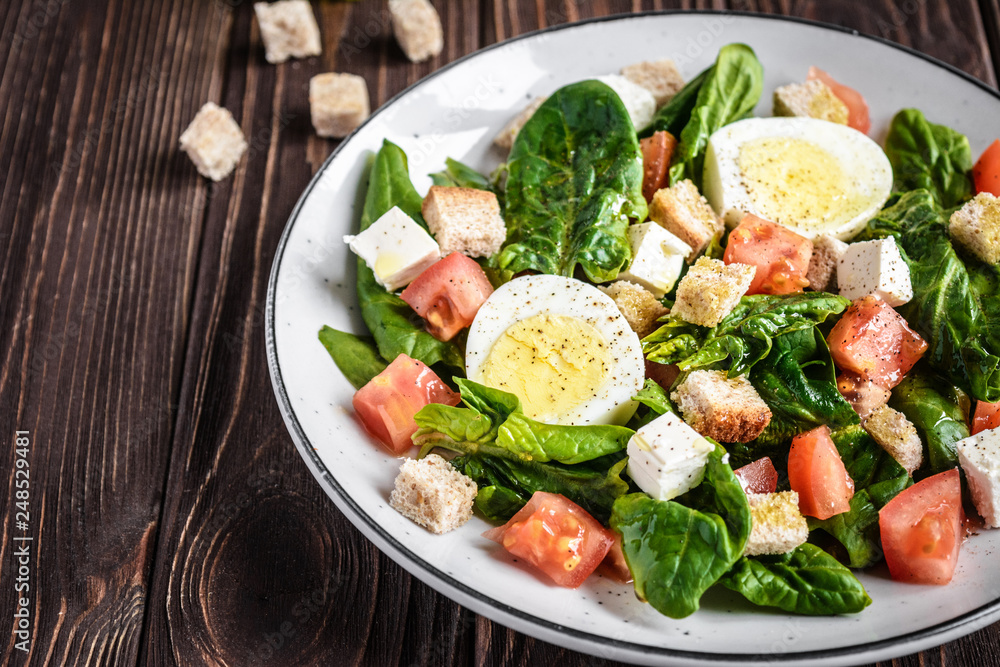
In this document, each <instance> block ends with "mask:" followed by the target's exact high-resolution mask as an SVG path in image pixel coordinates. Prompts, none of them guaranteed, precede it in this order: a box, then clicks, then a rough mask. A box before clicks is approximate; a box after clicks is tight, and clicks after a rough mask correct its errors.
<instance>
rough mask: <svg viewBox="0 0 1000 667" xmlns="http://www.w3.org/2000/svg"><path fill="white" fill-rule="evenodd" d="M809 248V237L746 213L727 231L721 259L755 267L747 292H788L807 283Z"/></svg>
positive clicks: (810, 254)
mask: <svg viewBox="0 0 1000 667" xmlns="http://www.w3.org/2000/svg"><path fill="white" fill-rule="evenodd" d="M812 251H813V244H812V241H810V240H809V239H807V238H805V237H804V236H799V235H798V234H796V233H795V232H793V231H792V230H790V229H786V228H785V227H782V226H781V225H776V224H775V223H773V222H769V221H767V220H764V219H763V218H758V217H757V216H755V215H750V214H748V215H746V216H744V217H743V220H742V221H741V222H740V224H739V226H738V227H736V229H734V230H733V231H732V232H731V233H730V234H729V243H728V244H727V245H726V252H725V254H724V255H723V257H722V259H723V260H724V261H725V262H726V264H736V263H739V264H749V265H750V266H755V267H757V272H756V273H755V274H754V277H753V282H752V283H750V289H748V290H747V292H746V293H747V294H790V293H792V292H801V291H802V288H804V287H808V286H809V281H808V280H806V273H807V272H808V271H809V260H810V259H812Z"/></svg>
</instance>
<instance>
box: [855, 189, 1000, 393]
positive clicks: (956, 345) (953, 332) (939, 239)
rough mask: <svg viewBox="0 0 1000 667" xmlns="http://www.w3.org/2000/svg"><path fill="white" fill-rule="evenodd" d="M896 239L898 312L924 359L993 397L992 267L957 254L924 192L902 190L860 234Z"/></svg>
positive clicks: (954, 380)
mask: <svg viewBox="0 0 1000 667" xmlns="http://www.w3.org/2000/svg"><path fill="white" fill-rule="evenodd" d="M885 236H894V237H896V240H897V242H898V243H899V246H900V248H902V250H903V254H904V259H905V260H906V263H907V265H908V266H909V268H910V281H911V283H912V284H913V299H911V300H910V302H909V303H907V304H905V305H904V306H901V307H900V308H899V309H898V310H899V312H900V314H901V315H903V317H905V318H906V320H907V321H908V322H909V323H910V326H912V327H913V328H914V329H915V330H916V331H917V333H919V334H920V335H921V336H922V337H923V338H924V340H926V341H927V343H928V346H929V348H928V351H927V354H926V355H925V357H924V358H925V360H926V361H927V362H928V363H929V364H930V365H931V366H932V367H933V368H934V369H936V370H937V371H938V372H940V373H942V374H943V375H944V376H945V377H947V378H948V380H949V381H950V382H951V384H953V385H955V386H956V387H958V388H960V389H962V390H963V391H965V392H967V393H968V394H970V395H971V396H972V397H973V398H975V399H976V400H980V401H987V402H990V403H992V402H995V401H998V400H1000V299H998V298H997V296H996V295H997V294H998V293H1000V267H995V266H992V267H991V266H987V265H985V264H983V263H982V262H979V261H978V260H976V259H975V258H965V259H964V260H963V258H962V257H961V256H960V255H959V253H958V252H956V251H955V248H954V247H953V246H952V243H951V241H950V240H949V238H948V219H947V218H946V216H945V215H944V213H943V212H942V211H941V208H940V207H939V206H938V205H937V203H936V202H935V200H934V197H933V195H932V194H931V193H930V192H928V191H927V190H915V191H913V192H907V193H904V194H903V195H902V196H900V197H899V198H898V199H897V201H896V202H895V203H893V204H892V205H891V206H889V207H887V208H885V209H883V210H882V211H881V212H880V213H879V214H878V215H877V216H876V217H875V218H873V219H872V220H871V221H869V223H868V227H867V229H866V230H865V232H864V235H863V237H862V238H863V239H869V238H883V237H885Z"/></svg>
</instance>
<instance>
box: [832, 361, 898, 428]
mask: <svg viewBox="0 0 1000 667" xmlns="http://www.w3.org/2000/svg"><path fill="white" fill-rule="evenodd" d="M837 390H838V391H839V392H840V395H841V396H843V397H844V400H846V401H847V402H848V403H850V404H851V407H852V408H854V411H855V412H857V413H858V416H859V417H861V418H862V419H868V417H870V416H871V414H872V412H874V411H875V410H876V409H878V408H880V407H882V406H883V405H885V404H886V403H888V402H889V396H891V395H892V394H891V392H890V391H889V390H888V389H886V388H885V387H883V386H882V385H879V384H876V383H874V382H872V381H871V380H866V379H865V378H863V377H861V376H860V375H858V374H857V373H851V372H849V371H843V372H841V373H838V374H837Z"/></svg>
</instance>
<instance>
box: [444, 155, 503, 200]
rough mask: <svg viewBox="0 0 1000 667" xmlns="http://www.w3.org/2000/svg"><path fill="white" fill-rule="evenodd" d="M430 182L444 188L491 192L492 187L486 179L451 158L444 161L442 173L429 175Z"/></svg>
mask: <svg viewBox="0 0 1000 667" xmlns="http://www.w3.org/2000/svg"><path fill="white" fill-rule="evenodd" d="M431 180H432V181H433V182H434V185H442V186H445V187H453V188H473V189H475V190H488V191H490V192H492V191H493V186H492V185H491V184H490V180H489V179H488V178H486V177H485V176H483V175H482V174H480V173H479V172H478V171H476V170H475V169H473V168H472V167H470V166H468V165H465V164H462V163H461V162H459V161H458V160H453V159H451V158H448V159H447V160H445V170H444V171H438V172H435V173H433V174H431Z"/></svg>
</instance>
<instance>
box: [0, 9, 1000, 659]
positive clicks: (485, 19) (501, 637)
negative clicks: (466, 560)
mask: <svg viewBox="0 0 1000 667" xmlns="http://www.w3.org/2000/svg"><path fill="white" fill-rule="evenodd" d="M313 4H314V6H315V9H316V13H317V15H318V16H319V19H320V28H321V31H322V34H323V38H324V52H323V55H322V56H321V57H318V58H312V59H309V60H304V61H295V62H291V63H289V64H286V65H283V66H278V67H275V66H271V65H268V64H267V63H266V62H265V61H264V58H263V50H262V48H261V44H260V36H259V34H258V29H257V24H256V21H255V20H254V19H253V17H252V15H253V12H252V9H251V3H250V2H245V1H244V0H212V1H209V0H201V1H199V0H33V1H31V2H29V1H28V0H24V1H23V2H5V3H3V6H2V8H0V72H2V75H0V104H2V106H3V114H2V118H3V120H2V123H3V125H2V129H0V164H2V165H3V166H4V176H3V180H2V185H0V245H2V247H3V249H4V254H3V263H2V268H0V322H2V327H0V358H2V369H0V406H2V411H0V433H3V434H4V437H3V442H4V443H6V445H5V448H4V450H3V454H2V459H0V460H2V461H3V464H4V466H5V467H7V468H9V469H11V470H13V469H14V466H15V465H16V463H15V459H16V452H15V448H14V444H15V441H14V437H15V432H16V431H19V430H20V431H28V432H29V433H28V435H27V438H28V451H27V456H26V461H27V465H28V466H29V469H30V485H29V487H28V490H29V493H28V494H26V495H27V496H28V498H27V501H26V502H27V506H26V508H27V509H28V511H29V513H30V519H29V522H28V523H29V530H28V531H27V533H25V532H24V531H20V530H19V526H18V524H17V520H18V519H17V518H16V516H15V512H16V510H17V507H15V502H17V500H19V499H18V497H17V496H16V492H17V491H18V490H19V489H16V488H15V479H16V477H15V476H13V475H11V476H10V482H9V484H8V488H7V490H6V491H5V492H4V493H3V494H2V495H0V508H2V510H3V512H2V517H3V518H2V522H3V524H2V525H3V538H2V541H0V581H2V582H3V585H2V586H0V609H2V610H3V611H2V613H3V618H4V626H5V627H6V626H7V625H8V623H11V624H12V625H13V621H14V619H12V616H13V613H14V612H13V610H14V609H15V587H14V585H13V582H15V580H16V579H17V577H18V567H19V565H18V563H17V560H16V553H15V552H18V551H22V550H23V548H24V546H25V544H27V545H28V547H29V553H30V556H29V557H28V563H29V575H28V576H27V578H26V581H27V582H28V583H29V585H30V589H29V591H27V592H26V593H18V595H27V596H28V598H29V600H30V604H29V605H28V608H29V610H30V619H29V621H28V623H27V624H28V626H29V628H30V633H31V641H30V652H28V653H27V654H24V653H22V652H21V651H19V650H17V649H16V648H15V643H16V642H17V641H18V637H17V636H16V635H14V634H13V631H12V633H11V634H10V638H9V639H5V640H4V646H3V651H2V662H3V663H4V664H11V665H21V664H25V663H26V662H27V663H31V664H43V663H45V664H48V663H52V664H66V665H78V664H121V665H124V664H135V663H142V664H147V663H148V664H154V665H161V664H170V663H179V664H184V665H194V664H202V663H210V664H219V665H222V664H225V665H254V664H281V665H306V664H338V665H339V664H354V663H361V664H369V665H390V664H422V665H423V664H426V665H438V664H467V663H472V662H475V663H476V664H488V665H496V664H510V665H519V664H526V663H531V664H535V663H538V664H557V665H581V664H588V665H589V664H596V663H598V662H601V661H595V660H593V659H591V658H589V657H587V656H583V655H580V654H577V653H574V652H571V651H567V650H563V649H561V648H558V647H555V646H552V645H550V644H546V643H543V642H540V641H536V640H534V639H531V638H529V637H526V636H524V635H522V634H519V633H517V632H513V631H511V630H508V629H507V628H505V627H503V626H501V625H497V624H496V623H492V622H490V621H488V620H486V619H484V618H482V617H479V616H477V615H475V614H473V613H472V612H470V611H468V610H466V609H463V608H461V607H459V606H458V605H456V604H455V603H453V602H451V601H450V600H448V599H447V598H445V597H442V596H441V595H438V594H437V593H435V592H434V591H433V590H431V589H430V588H429V587H427V586H425V585H423V584H421V583H420V582H418V581H416V580H415V579H413V578H412V577H410V575H408V574H407V573H406V572H404V571H403V570H402V569H401V568H400V567H398V566H397V565H396V564H395V563H393V562H392V561H391V560H389V559H388V558H387V557H385V556H384V555H382V554H381V553H380V552H379V551H378V550H377V549H375V547H373V546H372V545H371V544H370V543H369V542H368V541H367V540H366V539H365V538H364V537H362V536H361V534H360V533H359V532H358V531H357V530H355V529H354V527H353V526H352V525H351V524H350V523H349V522H348V521H347V520H346V519H345V518H344V517H343V516H342V515H341V514H340V513H339V512H338V511H337V510H336V509H335V507H334V505H333V503H332V502H330V501H329V500H328V499H327V498H326V496H325V495H324V494H323V492H322V491H321V489H320V487H319V485H318V484H317V483H315V482H314V481H313V478H312V477H311V476H310V474H309V472H308V471H307V469H306V467H305V465H304V464H303V462H302V461H301V460H300V459H299V455H298V454H297V452H296V450H295V448H294V447H293V446H292V443H291V441H290V439H289V436H288V434H287V433H286V431H285V428H284V426H283V424H282V420H281V417H280V416H279V414H278V409H277V405H276V403H275V400H274V397H273V396H272V393H271V384H270V381H269V378H268V373H267V368H266V365H265V361H264V323H263V303H264V293H265V284H266V280H267V277H268V272H269V270H270V267H271V261H272V258H273V254H274V250H275V246H276V245H277V241H278V238H279V236H280V234H281V231H282V228H283V227H284V224H285V221H286V219H287V218H288V215H289V213H290V212H291V210H292V207H293V205H294V203H295V201H296V199H297V198H298V196H299V193H300V192H301V191H302V189H303V188H304V187H305V185H306V183H308V181H309V178H310V177H311V176H312V174H313V173H314V172H315V171H316V169H317V168H318V167H319V166H320V164H321V163H322V161H323V159H324V158H325V157H326V156H327V155H329V153H330V152H331V151H332V150H333V148H334V147H335V145H336V144H335V143H333V142H330V141H325V140H322V139H319V138H317V137H316V136H315V135H314V134H313V132H312V128H311V125H310V120H309V110H308V102H307V92H306V91H307V82H308V80H309V77H310V76H312V75H313V74H316V73H318V72H323V71H332V70H340V71H347V72H355V73H358V74H361V75H362V76H364V77H365V78H366V79H367V80H368V83H369V89H370V91H371V94H372V103H373V106H377V105H379V104H381V103H383V102H384V101H385V100H387V99H388V98H390V97H391V96H393V95H394V94H396V93H397V92H399V91H400V90H402V89H403V88H405V87H406V86H408V85H410V84H412V83H413V82H415V81H417V80H418V79H420V78H421V77H423V76H424V75H426V74H428V73H429V72H431V71H433V70H434V69H435V68H437V67H440V66H441V65H443V64H444V63H447V62H449V61H451V60H454V59H456V58H458V57H460V56H462V55H464V54H466V53H469V52H472V51H475V50H476V49H478V48H480V47H482V46H486V45H488V44H492V43H494V42H496V41H498V40H502V39H506V38H508V37H511V36H513V35H517V34H520V33H523V32H526V31H530V30H534V29H536V28H539V27H544V26H546V25H552V24H557V23H564V22H567V21H576V20H578V19H583V18H587V17H590V16H595V15H606V14H612V13H619V12H628V11H635V10H642V9H671V8H715V9H726V8H728V9H741V10H749V11H760V12H770V13H782V14H794V15H797V16H803V17H807V18H812V19H819V20H824V21H829V22H832V23H837V24H841V25H847V26H851V27H853V28H856V29H858V30H860V31H863V32H866V33H872V34H876V35H881V36H883V37H886V38H888V39H891V40H895V41H898V42H901V43H903V44H906V45H908V46H912V47H914V48H916V49H919V50H921V51H924V52H926V53H929V54H931V55H933V56H936V57H938V58H940V59H942V60H944V61H946V62H948V63H951V64H953V65H955V66H957V67H959V68H961V69H963V70H965V71H967V72H969V73H970V74H972V75H973V76H976V77H978V78H980V79H982V80H983V81H986V82H987V83H989V84H991V85H996V76H997V72H998V71H1000V7H998V0H979V1H978V2H976V1H975V0H953V1H951V2H945V1H944V0H926V1H924V0H908V2H906V3H890V2H849V1H847V0H827V1H824V2H802V1H794V2H793V1H791V0H782V1H781V2H773V1H764V2H751V1H749V0H747V1H738V2H734V3H723V2H695V3H690V2H682V3H675V2H660V1H659V0H655V1H649V0H646V1H644V2H639V1H638V0H634V1H633V2H628V1H627V0H592V1H586V0H580V1H579V2H573V1H571V0H566V1H563V0H550V1H548V2H546V1H545V0H537V2H536V1H534V0H522V1H520V2H509V3H502V2H496V3H494V2H491V1H490V0H482V1H481V2H462V1H461V0H438V1H437V2H436V3H435V4H436V5H437V6H438V7H439V10H440V12H441V15H442V18H443V21H444V28H445V35H446V37H445V51H444V53H443V54H442V55H441V56H440V57H438V58H436V59H435V60H433V61H431V62H429V63H424V64H419V65H414V64H410V63H409V62H407V61H406V60H405V59H404V57H403V55H402V53H401V51H400V49H399V47H398V46H397V45H396V44H395V42H394V41H393V40H392V39H391V36H390V31H389V28H388V25H387V21H386V14H385V3H384V2H381V1H376V0H367V1H365V2H360V3H357V4H347V3H343V2H332V1H318V2H314V3H313ZM894 5H899V6H898V7H894ZM207 100H214V101H216V102H218V103H219V104H221V105H223V106H225V107H227V108H229V109H230V110H232V111H233V112H234V114H235V116H236V119H237V121H238V122H239V123H240V125H241V126H242V127H243V129H244V132H245V133H246V134H247V136H248V139H249V141H250V145H251V147H250V150H249V157H248V159H244V160H243V162H242V163H241V165H240V166H239V168H238V169H237V171H236V173H235V176H234V177H232V178H229V179H227V180H225V181H223V182H221V183H219V184H212V183H211V182H209V181H207V180H205V179H203V178H201V177H199V176H198V175H197V174H196V173H195V170H194V168H193V167H192V165H191V164H190V163H189V162H188V160H187V158H186V157H185V156H184V155H182V154H181V153H180V152H179V151H178V150H177V140H178V136H179V135H180V133H181V131H182V130H183V128H184V127H185V126H186V125H187V123H188V122H189V121H190V120H191V118H192V117H193V116H194V114H195V112H196V111H197V110H198V108H199V107H200V106H201V105H202V104H203V103H204V102H205V101H207ZM20 465H24V464H20ZM21 498H24V495H22V496H21ZM17 535H30V536H32V537H33V540H32V541H30V542H24V541H14V538H15V536H17ZM4 633H5V634H6V630H4ZM998 655H1000V625H994V626H993V627H990V628H987V629H985V630H983V631H980V632H978V633H976V634H973V635H971V636H969V637H966V638H964V639H961V640H958V641H955V642H952V643H950V644H948V645H946V646H942V647H940V648H939V649H934V650H929V651H925V652H923V653H921V654H919V655H912V656H909V657H906V658H901V659H899V660H897V661H893V663H892V664H894V665H908V666H909V665H944V664H948V665H997V664H1000V658H997V656H998Z"/></svg>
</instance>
